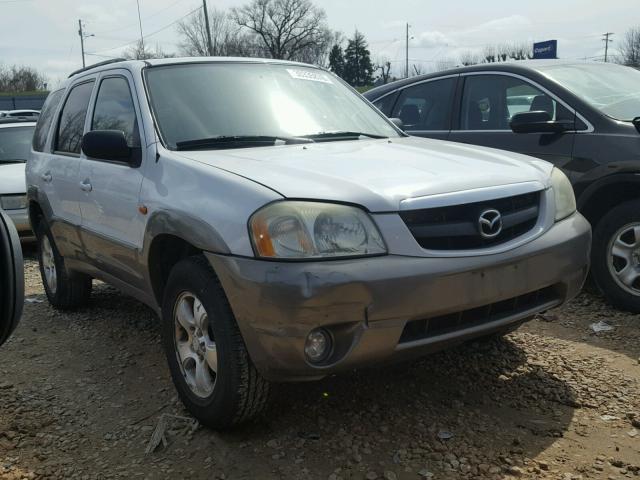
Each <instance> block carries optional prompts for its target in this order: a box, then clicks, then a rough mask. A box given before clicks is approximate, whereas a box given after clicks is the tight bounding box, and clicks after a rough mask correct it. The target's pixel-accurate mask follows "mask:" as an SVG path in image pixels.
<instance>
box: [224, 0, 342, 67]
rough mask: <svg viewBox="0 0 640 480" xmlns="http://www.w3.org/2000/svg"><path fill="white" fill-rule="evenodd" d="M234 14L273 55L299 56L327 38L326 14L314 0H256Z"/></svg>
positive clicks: (233, 16) (235, 10) (291, 57)
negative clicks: (312, 1)
mask: <svg viewBox="0 0 640 480" xmlns="http://www.w3.org/2000/svg"><path fill="white" fill-rule="evenodd" d="M231 16H232V18H233V19H234V20H235V22H236V23H237V24H238V25H239V26H241V27H243V28H245V29H247V30H249V31H250V32H253V33H254V34H255V35H257V37H258V38H259V39H260V40H261V42H262V43H263V44H264V47H265V48H266V50H267V52H268V54H269V56H270V57H271V58H281V59H285V60H298V59H300V58H301V57H302V56H303V54H304V52H305V51H308V50H309V49H315V48H316V47H317V44H318V43H322V44H324V43H325V41H326V35H327V30H328V26H327V21H326V14H325V12H324V10H322V9H321V8H318V7H316V6H315V5H314V4H313V3H311V0H252V1H251V3H249V4H247V5H245V6H244V7H241V8H234V9H232V10H231ZM329 46H330V43H329V45H327V51H328V48H329Z"/></svg>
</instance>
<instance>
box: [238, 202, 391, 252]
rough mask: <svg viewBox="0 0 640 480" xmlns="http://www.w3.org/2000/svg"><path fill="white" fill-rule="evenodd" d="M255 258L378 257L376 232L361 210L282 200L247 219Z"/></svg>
mask: <svg viewBox="0 0 640 480" xmlns="http://www.w3.org/2000/svg"><path fill="white" fill-rule="evenodd" d="M249 230H250V234H251V240H252V242H253V247H254V250H255V252H256V255H257V256H258V257H263V258H288V259H313V258H331V257H350V256H361V255H380V254H384V253H386V252H387V249H386V247H385V244H384V241H383V240H382V236H381V235H380V232H379V231H378V229H377V228H376V226H375V225H374V223H373V220H371V217H369V215H368V214H367V213H366V212H364V211H363V210H361V209H359V208H356V207H349V206H346V205H338V204H332V203H320V202H301V201H283V202H276V203H272V204H270V205H267V206H266V207H264V208H262V209H261V210H258V211H257V212H256V213H254V214H253V215H252V217H251V219H250V220H249Z"/></svg>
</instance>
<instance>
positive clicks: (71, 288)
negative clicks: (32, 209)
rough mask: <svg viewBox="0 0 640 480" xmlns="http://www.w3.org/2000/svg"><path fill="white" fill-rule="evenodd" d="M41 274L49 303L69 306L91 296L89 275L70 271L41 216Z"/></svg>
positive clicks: (80, 302)
mask: <svg viewBox="0 0 640 480" xmlns="http://www.w3.org/2000/svg"><path fill="white" fill-rule="evenodd" d="M36 236H37V239H38V261H39V264H40V276H41V277H42V284H43V286H44V291H45V293H46V294H47V299H48V300H49V303H50V304H51V305H52V306H53V307H54V308H57V309H60V310H71V309H74V308H78V307H82V306H84V305H86V304H87V303H88V301H89V298H90V296H91V288H92V283H91V277H89V276H88V275H85V274H83V273H78V272H70V271H68V270H67V268H66V267H65V264H64V257H62V255H60V253H59V252H58V248H57V247H56V244H55V242H54V240H53V235H52V234H51V230H50V229H49V226H48V225H47V224H46V222H45V221H44V220H42V221H41V222H40V223H39V225H38V227H37V229H36Z"/></svg>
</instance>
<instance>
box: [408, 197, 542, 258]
mask: <svg viewBox="0 0 640 480" xmlns="http://www.w3.org/2000/svg"><path fill="white" fill-rule="evenodd" d="M489 209H494V210H497V211H498V212H500V214H501V215H502V222H503V228H502V231H501V232H500V234H499V235H497V236H496V237H493V238H485V237H483V236H482V235H480V231H479V226H478V220H479V217H480V214H481V213H482V212H484V211H485V210H489ZM539 213H540V192H532V193H525V194H524V195H516V196H513V197H506V198H498V199H495V200H486V201H482V202H475V203H467V204H464V205H452V206H447V207H437V208H426V209H422V210H407V211H403V212H400V217H401V218H402V220H404V222H405V224H406V225H407V227H409V230H410V231H411V233H412V234H413V236H414V237H415V239H416V240H417V241H418V243H419V244H420V246H421V247H422V248H426V249H429V250H472V249H477V248H485V247H490V246H493V245H499V244H501V243H504V242H508V241H509V240H513V239H514V238H517V237H519V236H521V235H524V234H525V233H527V232H528V231H529V230H531V229H532V228H533V227H534V226H535V225H536V223H537V222H538V215H539Z"/></svg>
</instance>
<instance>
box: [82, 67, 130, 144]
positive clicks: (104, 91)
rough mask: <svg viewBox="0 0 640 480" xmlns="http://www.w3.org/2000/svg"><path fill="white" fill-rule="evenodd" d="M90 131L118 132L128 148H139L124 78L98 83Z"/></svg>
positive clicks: (107, 79)
mask: <svg viewBox="0 0 640 480" xmlns="http://www.w3.org/2000/svg"><path fill="white" fill-rule="evenodd" d="M91 130H120V131H122V132H124V136H125V138H126V139H127V144H128V145H129V146H130V147H132V148H136V147H139V146H140V133H139V130H138V120H137V118H136V110H135V108H134V106H133V98H132V97H131V91H130V90H129V83H128V82H127V80H126V79H125V78H123V77H109V78H106V79H104V80H103V81H102V82H101V83H100V90H99V91H98V97H97V99H96V107H95V110H94V112H93V120H92V122H91Z"/></svg>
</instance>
